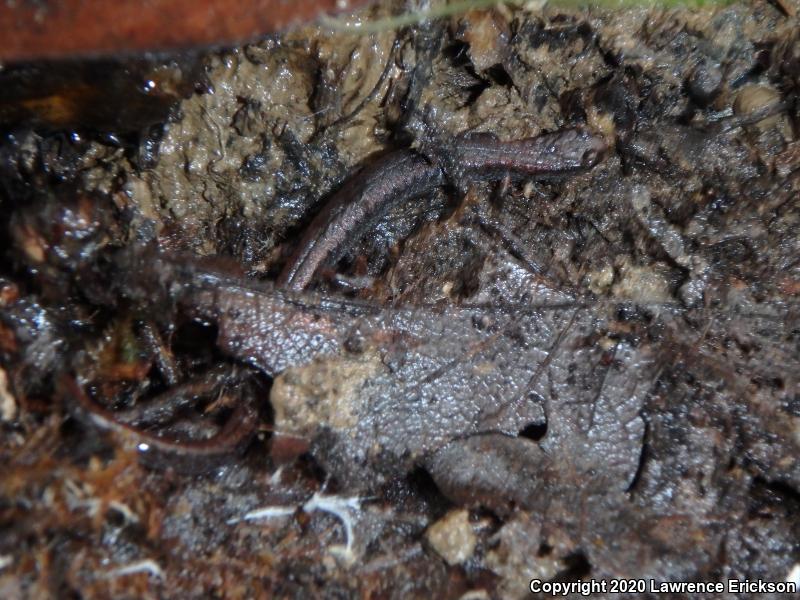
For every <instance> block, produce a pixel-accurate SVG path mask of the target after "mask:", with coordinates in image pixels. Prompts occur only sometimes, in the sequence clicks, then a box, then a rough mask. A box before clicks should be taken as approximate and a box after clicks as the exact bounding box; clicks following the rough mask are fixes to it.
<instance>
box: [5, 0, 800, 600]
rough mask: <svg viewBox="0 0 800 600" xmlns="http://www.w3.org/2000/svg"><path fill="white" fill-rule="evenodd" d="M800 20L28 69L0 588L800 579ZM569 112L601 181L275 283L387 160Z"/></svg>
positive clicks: (262, 591)
mask: <svg viewBox="0 0 800 600" xmlns="http://www.w3.org/2000/svg"><path fill="white" fill-rule="evenodd" d="M796 8H797V7H796V5H795V4H791V3H780V4H770V3H759V4H749V5H744V4H741V5H732V6H729V7H725V8H718V9H704V10H695V11H690V10H684V9H673V10H661V9H644V8H642V9H629V10H625V11H617V12H612V11H605V10H599V9H592V10H570V9H558V8H547V9H544V10H539V9H537V10H534V9H532V8H529V9H523V8H517V9H512V8H506V7H498V8H496V9H492V10H481V11H473V12H469V13H467V14H462V15H457V16H455V17H452V18H448V19H445V20H437V21H432V22H423V23H420V24H418V25H415V26H411V27H407V28H403V29H400V30H391V31H385V32H382V33H377V34H366V35H356V34H352V33H347V32H334V31H332V30H330V29H327V28H325V27H317V26H308V27H305V28H303V29H299V30H295V31H292V32H289V33H286V34H282V35H277V36H272V37H269V38H267V39H264V40H263V41H261V42H259V43H257V44H253V45H249V46H246V47H241V48H233V49H229V50H225V51H215V52H213V53H210V54H206V55H200V56H192V57H169V58H165V59H163V60H164V62H163V65H162V66H159V63H158V61H159V60H161V59H153V58H148V59H147V60H146V61H145V60H141V61H138V62H135V65H136V68H128V69H125V68H120V67H112V66H109V67H108V68H109V73H111V75H109V78H110V83H108V85H107V86H106V87H103V83H102V82H101V81H99V80H98V78H97V77H96V75H94V74H95V73H96V65H95V66H94V67H92V69H90V72H91V73H93V75H92V77H91V78H90V79H89V80H88V83H85V81H86V80H85V79H82V80H81V81H84V83H81V87H80V89H79V90H78V91H75V90H71V89H70V88H69V78H68V77H67V78H65V77H61V78H59V77H58V76H55V77H54V80H57V81H58V82H59V83H58V85H54V86H50V87H48V88H47V89H48V93H47V94H46V95H45V96H44V97H43V98H44V99H39V100H38V101H32V100H31V98H32V96H31V94H30V90H31V89H34V88H35V85H34V86H32V84H31V82H32V81H34V80H35V79H36V77H34V76H33V75H31V73H34V74H35V73H47V72H48V69H45V68H42V67H41V66H39V67H36V68H34V67H33V66H30V65H28V66H26V67H25V69H27V71H23V70H21V68H20V69H17V70H15V69H13V68H12V69H10V70H9V71H8V72H6V73H0V78H2V77H5V78H6V81H7V82H14V81H16V82H19V81H23V82H24V86H23V87H24V90H23V91H22V92H18V95H17V96H14V93H13V92H9V91H6V92H4V95H3V98H2V100H3V103H2V106H0V109H2V110H0V121H2V127H3V131H4V133H3V139H2V145H1V146H0V226H2V228H3V236H2V237H1V238H0V251H2V253H3V259H2V269H1V270H0V359H1V360H2V365H1V368H0V427H2V436H0V456H2V462H1V463H0V596H2V597H10V598H15V597H37V598H38V597H59V598H60V597H86V598H106V597H152V598H160V597H168V598H186V597H208V596H219V597H232V598H235V597H281V598H283V597H287V598H288V597H298V598H300V597H309V596H313V597H326V598H327V597H331V598H332V597H336V598H339V597H369V598H383V597H390V598H394V597H397V598H405V597H443V598H516V597H525V596H526V595H529V593H528V591H527V590H528V582H529V581H530V580H531V579H533V578H538V579H542V580H546V581H547V580H552V581H574V580H576V579H578V578H582V579H584V580H585V579H588V578H596V579H599V578H606V579H610V578H621V577H624V578H639V577H643V578H653V579H654V580H657V581H686V580H690V581H726V580H728V579H732V578H739V579H745V578H747V579H751V580H756V579H759V578H760V579H763V580H769V581H785V580H787V579H792V578H793V579H795V580H797V579H798V578H800V575H798V573H799V572H800V566H798V565H800V541H799V540H800V518H798V514H800V458H798V457H799V456H800V453H799V452H798V451H799V450H800V448H798V446H800V381H799V380H798V373H800V298H798V296H799V295H800V234H799V233H798V232H799V231H800V202H799V201H798V192H799V191H800V142H799V141H798V126H800V100H799V99H798V93H799V92H800V34H798V31H800V29H798V21H797V18H796V16H795V12H796ZM399 9H400V7H399V6H394V7H390V6H377V7H373V8H372V9H370V10H369V12H368V13H367V14H369V15H370V16H371V17H373V18H375V17H380V16H382V15H386V14H388V13H389V12H391V11H395V12H396V11H398V10H399ZM131 64H134V63H131ZM53 68H54V69H57V67H53ZM37 69H38V70H37ZM55 72H57V71H55ZM69 72H70V73H71V74H72V75H70V77H72V76H74V77H76V78H79V74H80V73H81V72H82V71H81V68H76V67H75V66H74V65H73V66H71V67H70V71H69ZM154 74H159V76H156V75H154ZM43 77H44V75H43ZM49 77H51V78H53V76H52V75H50V76H49ZM131 82H133V83H134V84H136V82H139V83H141V84H142V85H143V86H144V88H141V87H139V86H138V85H133V87H129V86H130V85H131ZM87 86H88V87H87ZM6 89H7V90H8V89H11V88H6ZM129 89H138V90H140V91H141V90H142V89H144V90H145V92H146V93H143V94H139V95H136V96H135V101H134V100H132V101H131V102H130V103H126V101H125V96H126V92H125V90H129ZM87 90H91V93H89V91H87ZM98 90H99V92H98ZM104 90H115V92H114V93H111V92H107V95H105V96H104V95H103V93H102V92H103V91H104ZM131 94H132V97H133V93H131ZM149 94H152V95H153V96H154V103H153V104H149V103H148V102H147V100H146V99H147V97H148V95H149ZM76 98H79V99H80V98H83V99H85V98H88V99H90V102H98V103H99V104H98V108H97V110H95V111H93V110H92V109H91V105H89V106H88V109H87V105H86V104H85V102H84V101H82V100H81V101H76V100H75V99H76ZM98 98H100V99H101V100H97V99H98ZM65 99H66V100H65ZM102 99H105V100H106V102H105V103H103V102H102ZM67 100H68V101H67ZM101 104H102V110H100V105H101ZM140 104H141V106H142V108H137V107H138V106H139V105H140ZM115 106H119V107H123V106H127V107H128V110H129V112H130V116H126V118H125V119H116V118H111V117H110V116H109V115H111V116H113V115H115V114H117V111H115V110H114V107H115ZM145 106H146V108H144V107H145ZM120 110H122V108H120ZM93 113H96V115H97V118H95V119H92V115H93ZM119 114H123V113H119ZM124 114H126V115H128V113H124ZM574 127H580V128H583V129H584V130H586V131H590V132H592V133H593V134H595V135H599V136H602V138H603V139H604V140H605V142H606V143H607V145H608V147H609V149H608V151H607V152H606V153H605V155H604V157H603V159H602V160H601V161H600V162H599V164H597V165H596V166H594V167H593V168H592V169H588V170H584V171H582V172H579V173H564V174H557V175H556V176H551V177H548V178H519V177H515V178H506V177H505V176H504V174H502V173H495V174H493V175H492V176H491V177H487V178H485V180H484V179H482V178H478V179H469V180H467V179H463V180H462V179H459V178H458V177H453V176H452V174H453V173H457V169H456V170H446V171H447V183H446V185H443V186H440V187H436V188H434V189H432V190H430V191H429V192H426V193H425V194H424V195H423V196H421V197H417V198H414V199H413V200H410V201H405V202H401V203H396V205H393V206H391V207H388V209H387V210H386V211H384V212H383V213H382V214H380V215H379V216H378V218H376V219H374V220H372V221H370V222H369V223H365V224H364V226H363V227H362V228H360V231H361V232H362V233H361V234H360V235H358V236H353V237H352V239H350V240H348V241H347V243H346V244H344V245H343V247H341V248H340V249H339V252H338V253H337V260H336V261H334V262H331V263H329V264H326V265H324V268H322V269H320V270H319V272H318V274H317V277H316V278H315V280H314V282H313V284H312V285H311V287H310V288H309V289H307V290H305V291H301V292H288V291H285V290H282V289H280V288H279V287H277V286H276V285H275V284H274V281H275V279H276V277H277V275H278V274H279V273H280V271H281V269H282V268H283V267H284V265H285V264H286V263H287V261H288V260H290V257H291V256H292V253H293V251H294V250H295V247H296V245H297V244H298V242H299V241H300V239H301V237H302V233H303V231H304V228H305V227H306V226H307V225H308V223H309V222H311V221H312V219H313V217H314V215H315V214H317V213H318V212H319V211H320V210H321V208H322V207H323V206H325V203H326V201H327V200H328V199H329V198H330V197H331V196H332V195H333V194H335V192H336V191H337V190H339V189H340V188H341V187H342V185H343V184H344V183H345V182H346V181H348V180H350V179H352V178H357V177H358V176H359V170H360V169H361V168H363V167H364V166H365V165H369V164H372V163H374V161H375V160H376V158H378V157H380V156H382V155H384V154H386V153H388V152H390V151H393V150H397V149H403V148H410V149H411V150H412V151H414V152H418V153H419V154H420V155H421V156H424V157H426V159H427V160H431V161H437V160H438V161H442V162H446V154H447V150H448V148H449V146H448V144H449V140H452V139H453V137H454V136H456V135H459V134H463V133H465V132H470V133H471V134H478V133H489V134H493V135H495V136H497V138H499V139H501V140H515V139H521V138H524V137H529V136H535V135H538V134H540V133H544V132H553V131H558V130H561V129H566V128H574ZM631 596H632V597H633V596H636V597H641V595H638V594H637V595H631ZM617 597H618V596H617ZM659 597H663V596H659ZM725 597H731V598H733V597H759V596H758V594H751V595H746V596H741V595H737V594H733V593H731V594H728V595H726V596H725ZM762 597H771V596H770V595H768V594H764V595H762Z"/></svg>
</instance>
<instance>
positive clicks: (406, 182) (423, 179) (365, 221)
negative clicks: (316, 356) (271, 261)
mask: <svg viewBox="0 0 800 600" xmlns="http://www.w3.org/2000/svg"><path fill="white" fill-rule="evenodd" d="M450 146H451V147H449V148H443V149H441V152H440V156H441V157H442V159H441V160H439V161H435V162H431V161H428V160H427V159H425V158H423V157H422V156H420V155H419V154H417V153H415V152H413V151H411V150H398V151H395V152H392V153H390V154H387V155H386V156H384V157H382V158H381V159H379V160H378V161H376V162H375V163H373V164H372V165H370V166H368V167H366V168H364V169H363V170H362V171H360V172H359V173H358V174H357V175H356V176H354V177H353V178H351V179H350V180H349V181H348V182H347V183H346V184H345V185H344V187H342V189H341V190H339V191H338V192H337V193H336V194H334V196H333V197H332V198H331V200H330V201H329V202H328V203H327V204H326V205H325V207H324V208H323V209H322V211H321V212H320V213H319V214H318V215H317V216H316V218H315V219H314V220H313V221H312V222H311V224H310V225H309V226H308V228H307V229H306V231H305V233H304V235H303V238H302V240H301V242H300V244H299V245H298V247H297V250H296V251H295V253H294V254H293V256H292V257H291V258H290V259H289V262H288V263H287V264H286V266H285V267H284V269H283V271H282V272H281V274H280V276H279V277H278V285H280V286H283V287H286V288H288V289H291V290H297V291H299V290H302V289H304V288H305V287H306V286H307V285H308V284H309V283H310V282H311V280H312V278H313V277H314V274H315V273H316V272H317V270H318V269H319V268H320V267H321V266H322V265H323V264H325V263H327V262H330V261H333V260H336V259H337V258H339V256H341V253H342V252H343V251H344V249H346V248H347V246H348V244H349V243H351V242H354V241H355V240H357V239H358V237H359V236H360V235H361V234H363V233H364V231H365V230H366V229H367V228H368V227H369V226H370V224H371V223H372V222H374V220H375V219H376V218H378V217H379V216H380V215H382V214H384V213H385V212H386V211H387V210H388V209H389V208H390V207H392V206H394V205H395V204H397V203H400V202H403V201H405V200H410V199H412V198H415V197H417V196H422V195H424V194H426V193H429V192H430V191H432V190H433V189H434V188H437V187H439V186H441V185H443V184H444V183H445V181H446V180H448V179H449V180H450V182H451V183H454V184H457V183H458V182H459V181H460V180H461V179H467V180H476V179H478V180H487V179H499V178H502V177H503V176H505V174H512V175H519V176H527V177H537V176H548V175H557V174H562V173H570V172H575V171H581V170H586V169H589V168H591V167H593V166H594V165H595V164H597V162H598V161H599V160H600V158H601V156H602V153H603V152H604V151H605V149H606V144H605V142H604V141H603V140H602V138H600V137H597V136H594V135H592V134H590V133H588V132H586V131H584V130H582V129H568V130H565V131H560V132H556V133H548V134H544V135H540V136H537V137H533V138H526V139H522V140H515V141H510V142H503V141H500V140H498V139H497V138H495V137H494V136H491V135H487V134H478V135H471V136H460V137H458V138H456V139H455V140H453V142H452V144H451V145H450Z"/></svg>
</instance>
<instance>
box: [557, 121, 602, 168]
mask: <svg viewBox="0 0 800 600" xmlns="http://www.w3.org/2000/svg"><path fill="white" fill-rule="evenodd" d="M554 146H555V147H554V148H553V150H554V151H555V153H556V154H557V155H559V157H560V158H561V160H563V161H564V163H565V165H569V166H571V167H572V168H574V169H581V170H583V169H591V168H592V167H593V166H595V165H596V164H597V163H599V162H600V161H601V160H602V159H603V157H604V156H605V153H606V151H607V150H608V144H606V141H605V140H604V139H603V138H602V137H600V136H599V135H595V134H593V133H590V132H588V131H586V130H585V129H581V128H578V129H572V130H569V131H563V132H561V133H560V134H559V137H558V138H556V141H555V143H554Z"/></svg>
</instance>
